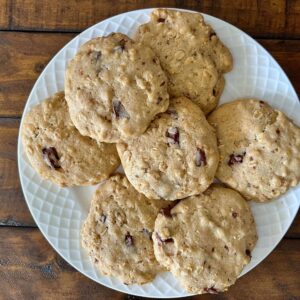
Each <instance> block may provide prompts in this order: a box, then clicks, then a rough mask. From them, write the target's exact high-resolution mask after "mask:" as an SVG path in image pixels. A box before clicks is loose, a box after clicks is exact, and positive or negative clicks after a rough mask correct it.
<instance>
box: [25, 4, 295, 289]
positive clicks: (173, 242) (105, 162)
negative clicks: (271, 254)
mask: <svg viewBox="0 0 300 300" xmlns="http://www.w3.org/2000/svg"><path fill="white" fill-rule="evenodd" d="M231 68H232V57H231V54H230V52H229V50H228V49H227V48H226V47H225V46H224V45H223V44H222V42H221V41H220V40H219V38H218V37H217V35H216V33H215V32H214V31H213V30H212V28H211V27H210V26H209V25H207V24H205V23H204V20H203V17H202V16H201V15H200V14H194V13H186V12H178V11H175V10H166V9H157V10H154V11H153V12H152V14H151V20H150V22H149V23H147V24H143V25H141V26H140V27H139V28H138V29H137V32H136V34H135V37H134V39H131V38H129V37H128V36H126V35H124V34H121V33H112V34H110V35H108V36H106V37H99V38H95V39H93V40H91V41H89V42H87V43H86V44H84V45H83V46H81V47H80V49H79V51H78V53H77V54H76V56H75V58H74V59H73V60H71V62H70V63H69V65H68V67H67V70H66V74H65V75H66V76H65V91H64V92H60V93H57V94H55V95H54V96H53V97H51V98H49V99H47V100H45V101H44V102H43V103H41V104H39V105H37V106H36V107H34V108H33V109H32V110H31V111H30V112H29V113H28V114H27V115H26V116H25V119H24V123H23V128H22V137H23V143H24V146H25V150H26V152H27V155H28V158H29V160H30V162H31V164H32V166H33V167H34V168H35V169H36V171H37V172H38V173H39V174H40V175H41V176H42V177H43V178H45V179H49V180H51V181H53V182H55V183H57V184H59V185H61V186H73V185H92V184H96V183H100V182H102V181H103V180H105V181H104V182H102V184H101V185H99V186H98V188H97V190H96V192H95V194H94V196H93V199H92V201H91V208H90V212H89V215H88V217H87V219H86V220H85V222H84V224H83V227H82V245H83V247H84V248H86V249H87V251H88V253H89V255H90V256H91V258H92V260H93V261H94V263H95V264H96V265H97V266H98V267H99V270H100V271H101V273H103V274H105V275H108V276H114V277H118V278H120V279H121V280H122V281H123V282H124V283H125V284H134V283H137V284H143V283H147V282H150V281H152V280H153V279H154V278H155V276H156V275H157V274H158V273H159V272H163V271H170V272H172V274H173V275H174V276H175V277H176V278H178V279H179V281H180V282H181V284H182V286H183V287H184V288H185V289H186V290H187V291H188V292H191V293H198V294H201V293H218V292H222V291H225V290H227V289H228V287H229V286H230V285H232V284H234V282H235V281H236V279H237V277H238V276H239V274H240V273H241V271H242V270H243V268H244V266H245V265H246V264H248V263H249V261H250V259H251V252H252V250H253V248H254V246H255V244H256V241H257V235H256V227H255V223H254V219H253V216H252V212H251V209H250V207H249V204H248V202H247V201H246V200H245V199H247V200H254V201H258V202H265V201H270V200H272V199H274V198H276V197H278V196H280V195H282V194H283V193H285V192H286V191H287V190H288V189H289V188H290V187H291V186H295V185H296V184H297V183H298V182H299V180H300V129H299V128H298V127H296V126H295V125H294V124H293V123H292V122H291V121H290V120H289V119H288V118H287V117H286V116H285V115H284V114H283V113H281V112H280V111H277V110H275V109H273V108H271V107H270V106H269V105H268V104H266V103H265V102H263V101H259V100H255V99H239V100H235V101H232V102H230V103H228V104H224V105H221V106H220V107H218V108H216V107H217V104H218V100H219V98H220V95H221V94H222V91H223V88H224V84H225V81H224V76H223V74H224V73H226V72H228V71H230V70H231ZM120 161H121V163H122V166H123V168H124V171H125V175H123V174H113V173H114V171H115V169H116V168H117V167H118V166H119V164H120ZM112 174H113V175H112ZM215 178H217V179H218V183H217V184H216V183H213V182H214V181H215V182H216V179H215Z"/></svg>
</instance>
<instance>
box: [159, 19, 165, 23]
mask: <svg viewBox="0 0 300 300" xmlns="http://www.w3.org/2000/svg"><path fill="white" fill-rule="evenodd" d="M165 20H166V19H164V18H158V19H157V22H158V23H164V22H165Z"/></svg>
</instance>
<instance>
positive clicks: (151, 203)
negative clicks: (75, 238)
mask: <svg viewBox="0 0 300 300" xmlns="http://www.w3.org/2000/svg"><path fill="white" fill-rule="evenodd" d="M167 205H168V201H163V200H161V201H158V200H150V199H147V198H146V197H145V196H144V195H142V194H139V193H138V192H137V191H136V190H135V189H134V188H133V187H132V186H131V185H130V183H129V181H128V180H127V178H126V177H125V176H124V175H121V174H117V175H115V176H113V177H111V178H110V179H108V180H107V181H106V182H104V183H103V184H102V185H100V186H99V187H98V189H97V190H96V192H95V194H94V196H93V200H92V204H91V208H90V212H89V215H88V217H87V219H86V220H85V222H84V225H83V227H82V231H81V237H82V245H83V247H84V248H86V249H87V250H88V252H89V255H90V256H91V258H92V259H93V260H94V262H95V263H96V265H97V266H98V267H99V270H100V271H101V273H103V274H104V275H109V276H114V277H118V278H120V279H121V280H122V281H123V282H124V283H126V284H134V283H138V284H142V283H146V282H149V281H152V280H153V279H154V277H155V276H156V274H157V273H158V272H160V271H162V270H164V269H163V267H161V266H160V265H159V263H158V262H157V260H156V259H155V256H154V251H153V242H152V232H153V229H154V222H155V218H156V216H157V214H158V212H159V210H160V209H162V208H163V207H165V206H167Z"/></svg>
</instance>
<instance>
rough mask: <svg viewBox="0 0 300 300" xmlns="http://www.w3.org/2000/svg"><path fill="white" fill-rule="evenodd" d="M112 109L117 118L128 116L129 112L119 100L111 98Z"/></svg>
mask: <svg viewBox="0 0 300 300" xmlns="http://www.w3.org/2000/svg"><path fill="white" fill-rule="evenodd" d="M112 104H113V111H114V114H115V116H116V118H117V119H123V118H128V119H129V114H128V113H127V111H126V109H125V107H124V106H123V104H122V103H121V101H119V100H113V103H112Z"/></svg>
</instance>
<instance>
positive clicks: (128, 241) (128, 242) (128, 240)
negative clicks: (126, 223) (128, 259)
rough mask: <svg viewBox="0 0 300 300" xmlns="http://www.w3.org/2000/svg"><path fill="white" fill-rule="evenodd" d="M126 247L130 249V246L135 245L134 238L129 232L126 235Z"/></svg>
mask: <svg viewBox="0 0 300 300" xmlns="http://www.w3.org/2000/svg"><path fill="white" fill-rule="evenodd" d="M125 245H126V246H127V247H130V246H133V245H134V241H133V236H132V235H130V233H129V232H128V231H127V233H126V235H125Z"/></svg>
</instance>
